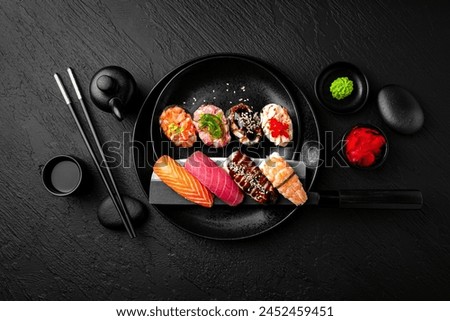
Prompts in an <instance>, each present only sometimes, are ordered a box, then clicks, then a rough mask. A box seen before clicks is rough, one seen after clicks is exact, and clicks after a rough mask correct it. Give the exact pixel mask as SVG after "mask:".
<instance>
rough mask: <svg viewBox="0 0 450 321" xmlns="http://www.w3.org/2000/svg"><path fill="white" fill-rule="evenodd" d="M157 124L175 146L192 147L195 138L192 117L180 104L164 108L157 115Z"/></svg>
mask: <svg viewBox="0 0 450 321" xmlns="http://www.w3.org/2000/svg"><path fill="white" fill-rule="evenodd" d="M159 124H160V126H161V129H162V131H163V132H164V134H165V135H166V136H167V138H169V139H170V140H171V141H172V142H173V143H174V144H175V145H176V146H181V147H186V148H187V147H192V145H194V143H195V141H196V140H197V134H196V133H195V126H194V123H193V121H192V117H191V115H189V114H188V113H187V112H186V111H185V110H184V109H183V108H182V107H180V106H177V105H174V106H170V107H167V108H166V109H164V111H163V112H162V114H161V116H159Z"/></svg>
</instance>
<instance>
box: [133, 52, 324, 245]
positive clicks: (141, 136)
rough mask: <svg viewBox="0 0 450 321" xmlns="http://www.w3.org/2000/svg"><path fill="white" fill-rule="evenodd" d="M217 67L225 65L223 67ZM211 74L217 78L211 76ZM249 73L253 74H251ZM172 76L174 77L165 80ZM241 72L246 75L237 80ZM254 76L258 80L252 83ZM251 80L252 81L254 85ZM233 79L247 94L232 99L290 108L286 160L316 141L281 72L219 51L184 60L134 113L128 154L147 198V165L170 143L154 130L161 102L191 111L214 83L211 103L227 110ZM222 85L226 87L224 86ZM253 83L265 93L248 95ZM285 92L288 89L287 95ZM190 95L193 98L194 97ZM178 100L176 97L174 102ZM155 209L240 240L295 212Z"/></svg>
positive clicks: (183, 224) (184, 152)
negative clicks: (292, 130)
mask: <svg viewBox="0 0 450 321" xmlns="http://www.w3.org/2000/svg"><path fill="white" fill-rule="evenodd" d="M232 62H234V63H232ZM203 63H204V64H205V65H203V66H207V67H208V68H207V69H203V67H202V64H203ZM234 64H235V65H234ZM190 66H192V68H193V69H190V68H189V67H190ZM221 66H224V67H226V68H224V69H222V67H221ZM246 66H247V67H246ZM249 66H251V67H249ZM236 67H238V69H236ZM243 68H245V70H246V71H247V72H248V73H250V74H247V73H246V74H245V75H244V73H240V71H241V70H244V69H243ZM218 69H221V71H220V72H219V73H217V70H218ZM192 70H196V71H197V72H196V73H193V74H192V73H191V71H192ZM207 71H208V72H207ZM233 71H234V72H233ZM202 73H207V75H208V76H209V77H208V78H206V79H205V80H203V78H204V77H203V76H204V74H202ZM214 74H215V75H216V76H215V77H212V76H213V75H214ZM236 74H239V75H240V76H239V77H238V78H236ZM252 74H254V75H255V76H254V77H252ZM172 75H177V76H176V77H174V78H172V79H169V78H171V77H172ZM200 75H201V76H200ZM187 76H190V77H191V78H188V79H190V80H189V81H188V82H186V78H184V77H187ZM244 76H245V78H242V77H244ZM178 77H183V78H178ZM220 77H224V78H223V80H219V79H217V78H220ZM230 77H231V78H230ZM209 78H216V80H211V79H209ZM179 79H183V81H182V82H181V80H180V82H178V81H179ZM244 79H245V80H247V82H245V81H243V80H244ZM255 79H258V81H255ZM253 81H255V83H254V84H253ZM169 82H170V83H171V84H177V85H181V84H185V87H186V88H181V87H178V86H177V87H173V88H178V89H179V90H180V92H179V90H178V89H177V90H172V89H171V88H172V85H171V86H170V87H167V84H168V83H169ZM202 82H205V84H206V87H204V86H203V85H202ZM238 82H239V84H240V85H241V87H242V86H245V88H246V91H245V93H247V95H246V97H237V98H238V99H239V98H244V99H247V98H250V101H249V102H248V103H249V104H253V103H252V98H253V99H255V100H254V101H255V102H257V103H254V104H255V108H256V107H258V108H261V107H262V106H261V104H264V103H266V102H278V103H280V104H284V105H285V106H286V107H287V108H288V109H289V113H291V117H292V118H293V122H297V124H296V133H297V136H295V138H294V139H295V144H292V146H290V147H288V148H285V151H287V152H288V154H289V155H290V158H297V157H300V151H301V149H300V146H302V142H310V145H311V144H315V143H317V142H318V141H319V133H318V128H317V122H316V119H315V117H314V114H313V112H312V109H311V107H310V104H309V102H308V101H307V99H306V98H305V96H304V95H303V94H302V93H301V91H299V90H298V88H297V87H295V86H294V85H293V84H292V83H291V82H290V81H289V80H288V79H286V78H284V76H283V75H282V74H281V73H279V72H278V71H276V70H274V69H273V67H269V66H267V65H266V64H263V63H262V62H258V61H257V60H255V59H253V58H250V57H246V56H240V55H223V54H218V55H212V56H207V57H203V58H199V59H198V60H195V61H193V62H190V63H187V64H185V65H184V68H183V67H181V68H178V69H177V70H175V71H173V72H172V73H170V74H169V75H168V76H166V77H165V78H164V79H163V80H162V81H161V82H160V83H158V84H157V85H156V86H155V88H154V89H153V90H152V91H151V92H150V94H149V96H148V97H147V99H146V101H145V102H144V104H143V106H142V108H141V111H140V113H139V116H138V119H137V121H136V125H135V129H134V134H133V141H134V147H135V148H133V152H134V154H133V156H134V163H135V167H136V170H137V174H138V177H139V179H140V182H141V185H142V187H143V188H144V192H145V193H146V194H147V196H148V190H149V183H150V178H151V173H152V169H151V165H152V164H153V162H154V161H155V160H156V157H158V156H160V155H161V154H162V153H164V152H165V149H166V148H170V147H171V143H170V142H168V141H167V139H166V138H165V137H163V136H164V135H163V134H162V133H161V131H160V129H159V115H160V113H161V111H162V109H163V108H164V107H165V106H166V105H170V104H173V103H181V104H183V102H186V103H185V104H184V105H185V107H186V109H188V110H189V111H190V112H193V111H194V110H195V109H196V108H197V107H198V106H199V105H200V104H201V103H203V100H207V101H209V99H211V98H209V96H206V94H210V93H212V90H213V87H212V86H213V84H215V85H216V87H215V89H214V94H216V93H217V95H216V96H212V97H216V100H215V101H214V100H213V101H212V102H213V103H215V104H216V105H218V106H219V107H222V108H223V109H226V108H228V107H229V106H231V104H228V105H227V104H226V102H227V99H228V97H232V96H231V95H235V94H234V93H233V91H234V90H235V88H234V84H237V83H238ZM227 83H228V84H229V85H227ZM270 83H272V85H270ZM164 84H166V87H167V88H166V90H165V91H166V93H167V92H169V90H170V92H171V95H167V96H166V94H164V91H163V92H162V91H161V89H162V87H163V86H164ZM194 84H195V85H194ZM232 84H233V86H232ZM253 86H254V87H255V88H256V86H257V88H259V89H260V90H262V89H265V91H264V92H259V91H254V93H252V94H251V95H250V92H247V90H249V91H251V89H250V88H251V87H253ZM227 87H228V89H231V87H233V88H232V89H233V90H232V91H231V93H230V91H228V92H227V91H226V89H227ZM241 87H237V88H241ZM196 88H198V89H196ZM205 88H207V89H205ZM257 92H259V95H257ZM222 93H226V94H223V96H222V95H221V94H222ZM243 93H244V92H243ZM289 93H291V94H292V96H291V95H290V94H289ZM158 94H161V97H160V99H159V100H160V102H159V104H156V106H155V103H156V96H157V95H158ZM172 94H173V95H172ZM166 97H167V98H166ZM194 97H195V98H196V100H194V99H193V98H194ZM219 97H220V98H219ZM188 98H191V101H190V104H191V105H190V106H189V105H188V101H187V100H188ZM179 99H180V100H181V101H178V100H179ZM219 99H220V100H219ZM258 99H259V100H258ZM229 101H232V102H233V100H231V99H230V100H228V103H229ZM192 103H194V105H192ZM294 106H295V107H294ZM149 127H151V133H150V132H149V130H148V128H149ZM300 129H301V131H300ZM152 137H153V138H154V139H155V142H158V143H156V144H153V152H152V151H151V150H150V146H149V141H151V140H152ZM158 139H159V141H158ZM159 142H165V143H163V144H160V143H159ZM235 143H236V144H237V142H233V143H230V145H232V144H235ZM201 145H202V144H201V143H199V145H198V146H197V147H200V148H204V146H201ZM237 145H238V144H237ZM261 145H262V146H259V147H258V148H257V150H258V152H261V151H262V152H264V146H265V145H270V143H269V142H263V143H262V144H261ZM307 145H308V144H307ZM310 145H308V146H310ZM172 147H173V146H172ZM271 147H272V148H275V146H274V145H271ZM173 150H174V151H175V153H177V154H176V155H173V152H174V151H171V153H172V154H169V155H172V156H174V158H185V157H187V156H189V154H190V151H191V149H180V148H178V147H176V148H173ZM167 151H168V150H167ZM203 151H204V152H205V153H206V154H207V155H210V156H227V155H224V154H226V153H228V152H229V150H228V149H227V148H223V149H220V150H216V149H203ZM296 152H298V153H296ZM267 153H269V151H267ZM151 154H153V156H156V157H153V159H151V160H148V159H146V158H145V155H151ZM251 156H254V157H257V156H255V154H251ZM263 156H264V155H261V156H260V157H263ZM310 165H311V166H310V167H308V168H307V175H306V180H305V181H304V185H305V188H306V189H309V188H310V187H311V185H312V182H313V180H314V177H315V174H316V171H317V167H316V166H315V165H316V164H310ZM155 208H156V209H157V210H158V211H159V212H160V213H161V214H162V215H163V216H165V217H166V218H167V219H168V220H169V221H171V222H172V223H174V224H175V225H176V226H178V227H180V228H182V229H184V230H186V231H188V232H191V233H193V234H196V235H198V236H202V237H207V238H212V239H221V240H231V239H241V238H246V237H251V236H254V235H257V234H260V233H262V232H265V231H267V230H269V229H271V228H273V227H274V226H276V225H278V224H279V223H281V222H282V221H283V220H285V219H286V218H287V217H288V216H289V215H290V214H292V213H293V212H294V211H295V210H296V207H295V206H278V207H277V206H276V205H275V206H262V205H261V206H238V207H236V208H230V207H225V206H220V207H219V206H216V207H213V208H212V209H206V208H202V207H200V206H196V205H193V206H155Z"/></svg>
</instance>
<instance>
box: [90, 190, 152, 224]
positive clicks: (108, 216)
mask: <svg viewBox="0 0 450 321" xmlns="http://www.w3.org/2000/svg"><path fill="white" fill-rule="evenodd" d="M122 198H123V202H124V203H125V206H126V208H127V210H128V213H130V217H131V222H132V223H133V227H137V226H138V225H140V224H142V223H143V222H144V221H145V220H146V219H147V209H146V207H145V206H144V204H142V203H141V202H140V201H138V200H137V199H135V198H132V197H129V196H125V195H123V196H122ZM97 217H98V220H99V221H100V224H102V225H103V226H104V227H106V228H109V229H114V230H120V229H125V227H124V225H123V223H122V219H121V218H120V215H119V213H118V212H117V210H116V207H115V206H114V203H113V202H112V199H111V197H109V196H108V197H107V198H105V199H104V200H103V201H102V203H101V204H100V206H99V207H98V210H97Z"/></svg>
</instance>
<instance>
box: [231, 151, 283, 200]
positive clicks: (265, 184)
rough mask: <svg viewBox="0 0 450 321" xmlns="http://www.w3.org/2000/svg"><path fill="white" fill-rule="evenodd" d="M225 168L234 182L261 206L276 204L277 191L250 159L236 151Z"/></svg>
mask: <svg viewBox="0 0 450 321" xmlns="http://www.w3.org/2000/svg"><path fill="white" fill-rule="evenodd" d="M225 166H226V169H227V170H228V173H229V174H230V176H231V178H232V179H233V180H234V182H235V183H236V184H237V185H238V186H239V187H240V188H241V189H242V190H243V191H244V193H246V194H247V195H249V196H250V197H251V198H253V199H254V200H255V201H257V202H258V203H260V204H269V203H275V202H276V200H277V198H278V193H277V191H276V189H275V188H274V187H273V185H272V183H270V181H269V180H268V179H267V177H266V176H264V174H263V173H262V172H261V170H260V169H259V167H258V166H256V164H255V162H253V160H252V159H251V158H250V157H248V156H247V155H245V154H243V153H241V152H240V151H236V152H234V153H233V154H231V155H230V157H229V158H228V159H227V161H226V164H225Z"/></svg>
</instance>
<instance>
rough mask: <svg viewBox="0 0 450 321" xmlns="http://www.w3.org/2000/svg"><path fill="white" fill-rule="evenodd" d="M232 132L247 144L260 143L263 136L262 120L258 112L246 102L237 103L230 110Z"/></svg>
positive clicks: (229, 117)
mask: <svg viewBox="0 0 450 321" xmlns="http://www.w3.org/2000/svg"><path fill="white" fill-rule="evenodd" d="M228 120H229V121H230V127H231V132H232V133H233V134H234V136H236V137H237V138H238V139H239V142H241V143H242V144H245V145H253V144H257V143H259V141H260V140H261V137H262V129H261V120H260V118H259V115H258V113H255V112H254V111H253V109H252V108H251V107H249V106H248V105H246V104H242V103H241V104H237V105H235V106H233V107H231V108H230V110H229V111H228Z"/></svg>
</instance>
